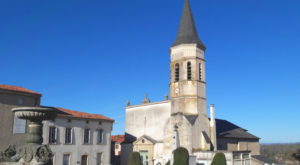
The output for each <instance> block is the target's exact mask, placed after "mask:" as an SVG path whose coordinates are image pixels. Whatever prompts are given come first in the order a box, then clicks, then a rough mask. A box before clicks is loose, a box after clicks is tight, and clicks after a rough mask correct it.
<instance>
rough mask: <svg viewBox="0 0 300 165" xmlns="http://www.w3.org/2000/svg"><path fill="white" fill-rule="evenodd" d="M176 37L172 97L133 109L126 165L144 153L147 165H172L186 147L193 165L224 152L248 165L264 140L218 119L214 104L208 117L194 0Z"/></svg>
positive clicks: (128, 121)
mask: <svg viewBox="0 0 300 165" xmlns="http://www.w3.org/2000/svg"><path fill="white" fill-rule="evenodd" d="M184 3H185V4H184V8H183V13H182V16H181V20H180V24H179V30H178V34H177V38H176V40H175V41H174V43H173V44H172V45H171V47H170V59H171V60H170V83H169V87H170V98H169V97H167V96H166V98H165V100H163V101H160V102H151V101H150V99H149V98H148V97H145V99H144V100H143V101H142V103H141V104H139V105H130V104H129V103H128V105H127V106H126V108H125V111H126V123H125V142H124V143H122V154H121V155H122V156H121V164H122V165H126V164H127V161H128V157H129V155H130V153H131V152H133V151H136V152H139V153H140V155H141V157H142V160H143V163H144V165H146V164H147V165H164V164H166V163H167V162H168V161H172V151H173V150H174V149H176V148H177V147H179V146H180V147H184V148H186V149H187V150H188V151H189V154H190V164H199V165H210V163H211V161H212V159H213V156H214V154H215V153H216V152H223V153H224V154H225V156H226V160H227V164H229V165H237V164H240V165H248V164H255V163H251V162H253V161H252V155H259V154H260V145H259V138H258V137H256V136H254V135H252V134H250V133H249V132H248V131H247V130H246V129H244V128H241V127H239V126H237V125H235V124H233V123H231V122H229V121H226V120H221V119H216V118H215V108H214V105H210V115H209V116H208V114H207V108H206V107H207V103H206V70H205V65H206V64H205V62H206V61H205V50H206V46H205V45H204V43H203V42H202V41H201V40H200V38H199V36H198V33H197V29H196V26H195V22H194V18H193V15H192V11H191V6H190V2H189V0H185V2H184Z"/></svg>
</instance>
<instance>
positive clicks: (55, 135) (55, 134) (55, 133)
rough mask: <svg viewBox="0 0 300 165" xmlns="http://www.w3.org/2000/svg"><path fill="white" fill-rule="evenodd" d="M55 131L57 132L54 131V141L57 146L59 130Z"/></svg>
mask: <svg viewBox="0 0 300 165" xmlns="http://www.w3.org/2000/svg"><path fill="white" fill-rule="evenodd" d="M54 130H55V131H54V138H55V139H54V143H55V144H57V135H58V129H57V127H55V128H54Z"/></svg>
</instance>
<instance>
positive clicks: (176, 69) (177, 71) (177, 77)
mask: <svg viewBox="0 0 300 165" xmlns="http://www.w3.org/2000/svg"><path fill="white" fill-rule="evenodd" d="M179 71H180V70H179V64H176V65H175V81H176V82H177V81H179Z"/></svg>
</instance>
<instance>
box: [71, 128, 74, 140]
mask: <svg viewBox="0 0 300 165" xmlns="http://www.w3.org/2000/svg"><path fill="white" fill-rule="evenodd" d="M73 130H74V128H71V135H70V136H71V144H73Z"/></svg>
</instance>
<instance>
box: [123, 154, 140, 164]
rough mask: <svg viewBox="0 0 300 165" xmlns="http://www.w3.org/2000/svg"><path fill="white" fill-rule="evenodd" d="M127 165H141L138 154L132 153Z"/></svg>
mask: <svg viewBox="0 0 300 165" xmlns="http://www.w3.org/2000/svg"><path fill="white" fill-rule="evenodd" d="M127 165H143V162H142V159H141V156H140V153H138V152H132V153H131V154H130V157H129V160H128V163H127Z"/></svg>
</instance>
